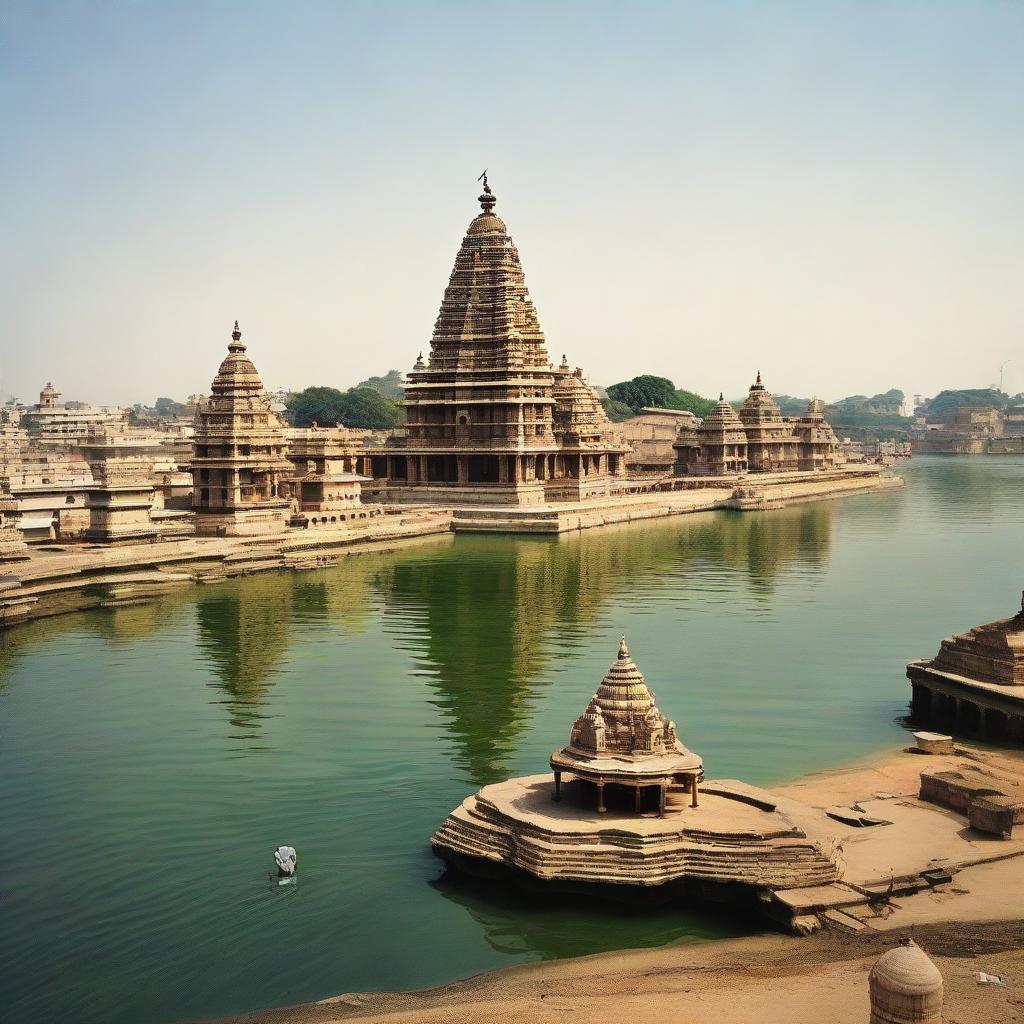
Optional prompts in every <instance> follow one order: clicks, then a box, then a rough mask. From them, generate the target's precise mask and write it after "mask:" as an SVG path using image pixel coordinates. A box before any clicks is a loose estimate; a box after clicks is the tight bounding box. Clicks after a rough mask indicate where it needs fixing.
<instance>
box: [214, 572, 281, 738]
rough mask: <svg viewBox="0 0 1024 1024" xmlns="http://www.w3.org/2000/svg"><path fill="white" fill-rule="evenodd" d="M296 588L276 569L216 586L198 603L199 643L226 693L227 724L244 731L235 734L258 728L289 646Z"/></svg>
mask: <svg viewBox="0 0 1024 1024" xmlns="http://www.w3.org/2000/svg"><path fill="white" fill-rule="evenodd" d="M294 592H295V591H294V586H293V580H292V579H291V578H290V577H285V578H281V577H279V576H278V575H277V574H274V575H266V576H257V577H253V578H250V579H247V580H244V581H241V582H239V583H238V584H233V585H220V586H218V587H217V589H216V590H215V591H214V592H213V593H211V594H208V595H203V596H202V597H200V598H199V600H198V601H197V602H196V624H197V626H198V644H199V648H200V650H201V651H202V653H203V655H204V656H205V658H206V659H207V660H208V661H209V663H210V664H211V665H212V666H213V668H214V670H215V672H216V675H217V677H218V682H217V684H215V685H217V686H219V687H221V688H222V689H223V690H224V692H225V693H226V694H227V699H226V700H225V701H224V703H225V704H226V705H227V707H228V708H229V714H230V721H231V725H232V726H233V727H235V728H236V729H240V730H244V731H243V732H242V733H241V734H239V735H236V736H233V737H232V738H233V739H246V738H248V736H249V735H250V734H251V733H252V732H253V731H254V730H256V729H258V728H259V723H260V719H261V718H263V712H262V711H261V707H262V706H263V705H264V704H265V702H266V699H267V694H268V691H269V690H270V687H271V686H272V685H273V683H274V676H275V674H276V672H277V671H278V668H279V665H280V663H281V660H282V658H283V657H284V654H285V652H286V651H287V649H288V640H289V626H290V623H291V618H292V611H293V605H294Z"/></svg>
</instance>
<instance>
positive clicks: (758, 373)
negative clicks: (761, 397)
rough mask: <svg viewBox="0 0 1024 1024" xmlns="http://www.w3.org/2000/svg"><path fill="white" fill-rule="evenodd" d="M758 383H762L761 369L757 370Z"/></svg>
mask: <svg viewBox="0 0 1024 1024" xmlns="http://www.w3.org/2000/svg"><path fill="white" fill-rule="evenodd" d="M757 383H758V384H760V383H761V371H760V370H758V371H757Z"/></svg>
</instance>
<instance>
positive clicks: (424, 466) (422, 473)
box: [420, 455, 430, 483]
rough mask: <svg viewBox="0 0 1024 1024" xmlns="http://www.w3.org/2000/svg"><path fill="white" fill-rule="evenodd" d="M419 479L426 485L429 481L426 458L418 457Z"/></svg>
mask: <svg viewBox="0 0 1024 1024" xmlns="http://www.w3.org/2000/svg"><path fill="white" fill-rule="evenodd" d="M420 479H421V480H422V481H423V482H424V483H426V482H427V481H428V480H429V479H430V467H429V464H428V463H427V456H426V455H421V456H420Z"/></svg>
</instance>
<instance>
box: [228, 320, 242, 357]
mask: <svg viewBox="0 0 1024 1024" xmlns="http://www.w3.org/2000/svg"><path fill="white" fill-rule="evenodd" d="M228 350H229V351H231V352H244V351H245V346H244V345H243V344H242V330H241V328H240V327H239V326H238V321H237V320H236V321H235V329H234V330H233V331H232V332H231V344H230V345H228Z"/></svg>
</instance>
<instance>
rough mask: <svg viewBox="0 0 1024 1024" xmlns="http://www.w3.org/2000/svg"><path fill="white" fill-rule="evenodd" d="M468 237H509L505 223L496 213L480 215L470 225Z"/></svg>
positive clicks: (467, 231) (487, 212)
mask: <svg viewBox="0 0 1024 1024" xmlns="http://www.w3.org/2000/svg"><path fill="white" fill-rule="evenodd" d="M466 234H467V235H507V234H508V228H507V227H505V222H504V221H503V220H502V219H501V218H500V217H499V216H498V215H497V214H494V213H491V212H489V211H486V212H484V213H478V214H477V215H476V216H475V217H474V218H473V219H472V220H471V221H470V223H469V227H468V228H467V229H466Z"/></svg>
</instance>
